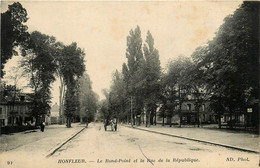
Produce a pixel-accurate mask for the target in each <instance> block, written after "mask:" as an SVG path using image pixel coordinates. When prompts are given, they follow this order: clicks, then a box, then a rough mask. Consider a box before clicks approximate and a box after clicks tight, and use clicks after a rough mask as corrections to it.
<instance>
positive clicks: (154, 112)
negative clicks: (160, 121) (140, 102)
mask: <svg viewBox="0 0 260 168" xmlns="http://www.w3.org/2000/svg"><path fill="white" fill-rule="evenodd" d="M154 113H155V115H154V125H156V109H155V112H154Z"/></svg>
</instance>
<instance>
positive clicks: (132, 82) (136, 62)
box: [123, 26, 144, 124]
mask: <svg viewBox="0 0 260 168" xmlns="http://www.w3.org/2000/svg"><path fill="white" fill-rule="evenodd" d="M126 58H127V67H124V68H125V70H124V72H123V73H124V75H126V74H127V77H126V83H127V85H128V94H129V95H130V97H131V100H133V101H131V102H133V103H132V108H131V121H132V122H131V123H132V124H133V123H135V121H134V117H133V116H136V115H140V114H141V113H142V110H143V101H142V92H143V91H142V84H143V82H142V79H141V78H142V66H143V64H144V57H143V52H142V38H141V30H140V28H139V26H137V27H136V28H135V30H134V31H133V30H130V35H129V36H127V49H126ZM126 72H127V73H126ZM133 104H134V106H133Z"/></svg>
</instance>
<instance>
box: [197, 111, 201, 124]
mask: <svg viewBox="0 0 260 168" xmlns="http://www.w3.org/2000/svg"><path fill="white" fill-rule="evenodd" d="M197 114H198V123H197V124H198V128H199V127H200V109H199V108H197Z"/></svg>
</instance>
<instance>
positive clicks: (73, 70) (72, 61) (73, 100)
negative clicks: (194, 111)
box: [59, 43, 85, 127]
mask: <svg viewBox="0 0 260 168" xmlns="http://www.w3.org/2000/svg"><path fill="white" fill-rule="evenodd" d="M62 55H63V57H62V59H60V60H59V61H60V64H61V65H60V66H61V72H62V76H63V78H64V82H65V84H66V88H67V90H66V94H65V103H64V114H65V116H66V117H67V127H71V119H72V117H73V116H74V115H75V114H76V113H77V106H78V101H79V100H78V97H77V96H76V93H77V92H76V84H77V81H78V79H79V77H81V76H82V75H83V73H84V71H85V64H84V56H85V53H84V51H83V50H81V49H80V48H78V47H77V43H72V44H71V45H68V46H64V48H63V50H62Z"/></svg>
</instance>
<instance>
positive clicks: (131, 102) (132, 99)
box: [131, 96, 133, 127]
mask: <svg viewBox="0 0 260 168" xmlns="http://www.w3.org/2000/svg"><path fill="white" fill-rule="evenodd" d="M131 126H132V127H133V97H132V96H131Z"/></svg>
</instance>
